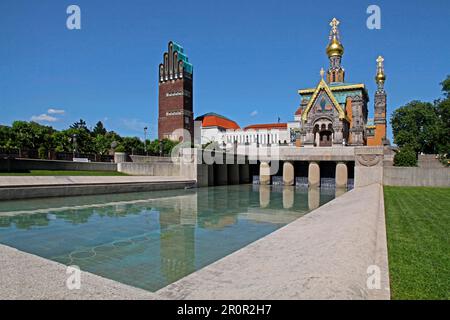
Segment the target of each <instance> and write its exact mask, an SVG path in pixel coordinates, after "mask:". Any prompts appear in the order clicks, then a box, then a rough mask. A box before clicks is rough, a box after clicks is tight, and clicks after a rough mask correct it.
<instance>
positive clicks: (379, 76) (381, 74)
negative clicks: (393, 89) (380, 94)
mask: <svg viewBox="0 0 450 320" xmlns="http://www.w3.org/2000/svg"><path fill="white" fill-rule="evenodd" d="M375 81H376V82H377V83H380V82H383V83H384V82H385V81H386V75H385V74H384V72H378V73H377V75H376V76H375Z"/></svg>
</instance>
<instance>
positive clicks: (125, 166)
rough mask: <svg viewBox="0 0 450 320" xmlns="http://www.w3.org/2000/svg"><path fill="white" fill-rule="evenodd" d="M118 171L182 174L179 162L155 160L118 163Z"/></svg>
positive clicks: (144, 174)
mask: <svg viewBox="0 0 450 320" xmlns="http://www.w3.org/2000/svg"><path fill="white" fill-rule="evenodd" d="M117 171H119V172H122V173H126V174H130V175H134V176H180V175H181V174H180V165H179V164H178V163H166V162H153V163H144V162H142V163H135V162H121V163H118V164H117Z"/></svg>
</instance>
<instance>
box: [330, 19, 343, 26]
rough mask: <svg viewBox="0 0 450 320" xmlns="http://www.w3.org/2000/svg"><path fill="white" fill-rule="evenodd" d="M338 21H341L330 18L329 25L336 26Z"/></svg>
mask: <svg viewBox="0 0 450 320" xmlns="http://www.w3.org/2000/svg"><path fill="white" fill-rule="evenodd" d="M340 23H341V22H340V21H339V20H338V19H336V18H333V20H331V22H330V26H331V27H333V28H337V26H338V25H339V24H340Z"/></svg>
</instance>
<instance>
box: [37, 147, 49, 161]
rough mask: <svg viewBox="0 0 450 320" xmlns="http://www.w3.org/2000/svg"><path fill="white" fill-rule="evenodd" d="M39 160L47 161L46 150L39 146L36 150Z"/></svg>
mask: <svg viewBox="0 0 450 320" xmlns="http://www.w3.org/2000/svg"><path fill="white" fill-rule="evenodd" d="M38 157H39V159H47V149H46V148H45V147H44V146H40V147H39V149H38Z"/></svg>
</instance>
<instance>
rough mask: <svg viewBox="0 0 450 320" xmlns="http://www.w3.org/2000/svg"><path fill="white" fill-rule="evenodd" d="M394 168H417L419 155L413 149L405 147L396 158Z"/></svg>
mask: <svg viewBox="0 0 450 320" xmlns="http://www.w3.org/2000/svg"><path fill="white" fill-rule="evenodd" d="M394 166H396V167H415V166H417V154H416V153H415V152H414V150H413V149H412V148H411V147H407V146H406V147H403V148H400V150H399V151H398V152H397V153H396V154H395V156H394Z"/></svg>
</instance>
